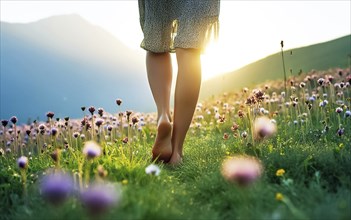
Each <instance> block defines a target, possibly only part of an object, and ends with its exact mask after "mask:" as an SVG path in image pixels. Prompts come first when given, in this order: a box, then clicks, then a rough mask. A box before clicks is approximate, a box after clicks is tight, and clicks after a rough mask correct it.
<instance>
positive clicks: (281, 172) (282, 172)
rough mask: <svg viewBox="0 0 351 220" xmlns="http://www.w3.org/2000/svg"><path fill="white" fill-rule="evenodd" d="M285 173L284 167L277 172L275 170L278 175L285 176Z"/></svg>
mask: <svg viewBox="0 0 351 220" xmlns="http://www.w3.org/2000/svg"><path fill="white" fill-rule="evenodd" d="M284 174H285V170H284V169H279V170H277V172H275V175H276V176H283V175H284Z"/></svg>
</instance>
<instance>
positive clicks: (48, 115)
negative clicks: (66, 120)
mask: <svg viewBox="0 0 351 220" xmlns="http://www.w3.org/2000/svg"><path fill="white" fill-rule="evenodd" d="M54 115H55V113H53V112H47V113H46V117H48V118H50V119H52V118H53V117H54Z"/></svg>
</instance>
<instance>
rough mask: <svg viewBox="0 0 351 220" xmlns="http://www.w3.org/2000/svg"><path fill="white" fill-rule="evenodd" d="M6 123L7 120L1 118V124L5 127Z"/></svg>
mask: <svg viewBox="0 0 351 220" xmlns="http://www.w3.org/2000/svg"><path fill="white" fill-rule="evenodd" d="M8 123H9V121H8V120H1V124H2V126H4V127H6V126H7V124H8Z"/></svg>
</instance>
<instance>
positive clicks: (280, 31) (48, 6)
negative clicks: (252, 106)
mask: <svg viewBox="0 0 351 220" xmlns="http://www.w3.org/2000/svg"><path fill="white" fill-rule="evenodd" d="M200 1H201V0H200ZM0 4H1V5H0V6H1V7H0V9H1V11H0V12H1V13H0V20H1V21H6V22H14V23H17V22H19V23H27V22H33V21H37V20H39V19H42V18H46V17H49V16H53V15H63V14H72V13H75V14H79V15H81V16H82V17H83V18H85V19H86V20H88V21H89V22H91V23H92V24H95V25H99V26H101V27H103V28H104V29H106V30H107V31H109V32H110V33H112V34H113V35H115V36H116V37H117V38H118V39H119V40H120V41H122V42H123V43H124V44H126V45H127V46H128V47H130V48H131V49H134V50H137V51H139V52H140V50H142V49H141V48H140V47H139V45H140V42H141V40H142V38H143V34H142V31H141V28H140V24H139V12H138V2H137V1H136V0H129V1H122V0H110V1H69V0H61V1H50V0H49V1H43V0H42V1H29V0H27V1H17V0H1V1H0ZM220 4H221V8H220V17H219V21H220V33H219V39H218V41H217V42H213V43H211V44H210V45H209V46H208V49H207V51H206V53H205V54H204V55H202V57H201V59H202V70H203V79H209V78H211V77H213V76H216V75H218V74H222V73H225V72H230V71H233V70H235V69H238V68H240V67H243V66H244V65H246V64H249V63H251V62H254V61H256V60H258V59H261V58H264V57H266V56H268V55H270V54H273V53H276V52H279V51H280V41H281V40H283V41H284V49H285V50H289V49H292V48H296V47H303V46H307V45H311V44H315V43H320V42H324V41H329V40H333V39H335V38H338V37H341V36H345V35H348V34H351V22H350V21H351V0H329V1H328V0H323V1H317V0H309V1H305V0H295V1H278V0H274V1H264V0H260V1H259V0H256V1H253V0H246V1H243V0H241V1H240V0H221V3H220ZM173 63H174V64H176V63H175V62H173ZM175 66H176V65H175Z"/></svg>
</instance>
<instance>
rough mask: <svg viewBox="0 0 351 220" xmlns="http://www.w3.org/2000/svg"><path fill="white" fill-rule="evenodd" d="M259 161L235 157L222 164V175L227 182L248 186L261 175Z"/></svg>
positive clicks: (246, 157) (245, 157) (251, 158)
mask: <svg viewBox="0 0 351 220" xmlns="http://www.w3.org/2000/svg"><path fill="white" fill-rule="evenodd" d="M262 169H263V168H262V165H261V163H260V161H259V160H257V159H256V158H253V157H248V156H236V157H232V158H229V159H226V160H225V161H224V162H223V164H222V170H221V172H222V175H223V177H224V179H226V180H227V181H229V182H232V183H237V184H238V185H240V186H248V185H250V184H252V183H253V182H255V181H256V180H257V179H258V178H259V177H260V176H261V174H262Z"/></svg>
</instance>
